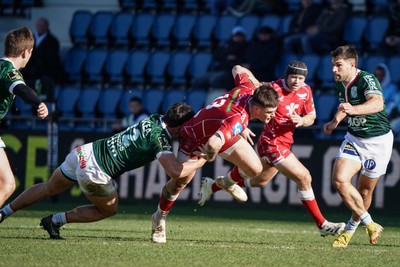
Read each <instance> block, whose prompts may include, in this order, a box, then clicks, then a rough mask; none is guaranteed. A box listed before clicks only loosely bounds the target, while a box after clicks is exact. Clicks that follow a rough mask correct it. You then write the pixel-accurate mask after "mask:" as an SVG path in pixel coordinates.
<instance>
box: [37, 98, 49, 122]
mask: <svg viewBox="0 0 400 267" xmlns="http://www.w3.org/2000/svg"><path fill="white" fill-rule="evenodd" d="M37 115H38V117H39V118H41V119H42V120H43V119H44V118H46V117H47V115H49V110H48V109H47V106H46V104H45V103H43V102H42V103H40V105H39V107H38V109H37Z"/></svg>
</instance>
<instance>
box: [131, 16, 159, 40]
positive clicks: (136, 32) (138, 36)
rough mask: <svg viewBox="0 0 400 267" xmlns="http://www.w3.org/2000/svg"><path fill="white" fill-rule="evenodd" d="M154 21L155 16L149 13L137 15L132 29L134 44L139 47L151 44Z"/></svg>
mask: <svg viewBox="0 0 400 267" xmlns="http://www.w3.org/2000/svg"><path fill="white" fill-rule="evenodd" d="M153 22H154V16H153V15H152V14H149V13H140V14H137V15H135V17H134V20H133V24H132V26H131V30H130V37H131V38H132V44H134V45H135V46H137V47H148V46H149V45H150V30H151V27H152V25H153Z"/></svg>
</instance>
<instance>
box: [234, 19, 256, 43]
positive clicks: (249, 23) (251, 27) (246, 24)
mask: <svg viewBox="0 0 400 267" xmlns="http://www.w3.org/2000/svg"><path fill="white" fill-rule="evenodd" d="M259 23H260V18H259V17H258V16H256V15H249V16H244V17H242V18H240V19H239V25H240V26H242V27H243V29H244V31H245V32H246V35H247V40H251V39H252V38H253V36H254V33H255V32H256V30H257V28H258V25H259Z"/></svg>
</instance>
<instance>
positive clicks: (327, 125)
mask: <svg viewBox="0 0 400 267" xmlns="http://www.w3.org/2000/svg"><path fill="white" fill-rule="evenodd" d="M336 127H337V123H335V122H333V121H330V122H328V123H325V124H324V133H325V134H331V133H332V131H333V130H335V129H336Z"/></svg>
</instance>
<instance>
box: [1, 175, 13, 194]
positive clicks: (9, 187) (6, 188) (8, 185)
mask: <svg viewBox="0 0 400 267" xmlns="http://www.w3.org/2000/svg"><path fill="white" fill-rule="evenodd" d="M15 188H16V184H15V180H14V179H11V180H9V181H6V182H4V183H0V192H1V194H2V195H4V196H6V198H9V197H10V196H11V195H12V193H14V191H15Z"/></svg>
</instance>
